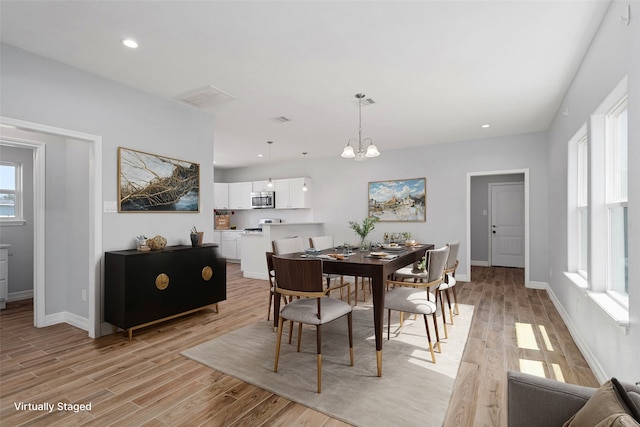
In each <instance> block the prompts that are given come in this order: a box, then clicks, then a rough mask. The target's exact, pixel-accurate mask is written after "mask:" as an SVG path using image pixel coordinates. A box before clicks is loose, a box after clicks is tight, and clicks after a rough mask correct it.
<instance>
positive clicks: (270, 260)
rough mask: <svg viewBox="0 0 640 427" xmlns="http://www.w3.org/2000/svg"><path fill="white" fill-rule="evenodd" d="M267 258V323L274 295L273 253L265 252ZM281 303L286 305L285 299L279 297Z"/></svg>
mask: <svg viewBox="0 0 640 427" xmlns="http://www.w3.org/2000/svg"><path fill="white" fill-rule="evenodd" d="M266 256H267V274H268V276H269V310H267V321H269V318H270V317H271V304H272V303H273V298H274V296H275V294H276V273H275V271H274V270H273V252H266ZM281 298H282V301H283V302H284V303H285V304H286V303H287V302H288V301H287V298H285V297H284V296H281Z"/></svg>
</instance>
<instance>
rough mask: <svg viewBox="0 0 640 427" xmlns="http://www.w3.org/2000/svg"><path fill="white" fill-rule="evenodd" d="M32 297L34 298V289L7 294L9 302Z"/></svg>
mask: <svg viewBox="0 0 640 427" xmlns="http://www.w3.org/2000/svg"><path fill="white" fill-rule="evenodd" d="M31 298H33V289H30V290H28V291H18V292H11V293H10V294H9V295H7V302H9V301H22V300H23V299H31Z"/></svg>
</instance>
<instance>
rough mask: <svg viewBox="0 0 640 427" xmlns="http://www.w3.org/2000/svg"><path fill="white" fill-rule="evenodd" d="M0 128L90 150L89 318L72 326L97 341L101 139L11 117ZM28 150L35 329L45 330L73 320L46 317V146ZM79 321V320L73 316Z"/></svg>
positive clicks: (30, 144) (26, 144) (30, 145)
mask: <svg viewBox="0 0 640 427" xmlns="http://www.w3.org/2000/svg"><path fill="white" fill-rule="evenodd" d="M0 126H9V127H15V128H18V129H25V130H29V131H35V132H42V133H49V134H53V135H58V136H61V137H66V138H73V139H78V140H82V141H86V142H88V143H89V144H91V147H90V165H89V188H90V195H89V239H88V247H87V250H88V251H89V262H90V265H89V266H88V271H89V275H88V278H87V283H88V286H87V288H88V290H89V295H88V299H87V303H88V304H89V307H88V308H89V310H88V313H89V316H88V319H87V324H86V327H84V328H83V326H85V325H79V324H78V322H72V324H74V326H78V327H81V328H83V329H86V330H87V332H88V333H89V337H91V338H97V337H99V336H100V335H101V334H100V317H101V308H100V302H101V298H100V294H101V292H100V283H101V260H102V206H101V204H102V137H101V136H98V135H92V134H88V133H84V132H77V131H74V130H70V129H63V128H58V127H54V126H49V125H44V124H40V123H35V122H29V121H25V120H20V119H14V118H11V117H5V116H0ZM15 143H16V144H17V145H21V146H23V147H25V148H31V149H32V150H34V162H33V171H34V172H33V173H34V187H35V188H34V199H35V200H34V225H35V226H34V233H33V234H34V254H33V256H34V267H33V270H34V271H33V275H34V280H33V284H34V288H35V289H34V298H33V301H34V310H33V316H34V326H35V327H44V326H49V325H52V324H55V323H60V322H61V321H63V322H65V321H68V320H72V319H67V318H66V317H69V316H65V318H63V319H60V318H59V317H58V316H55V315H54V316H47V314H46V306H45V305H46V294H45V256H46V254H45V214H46V212H45V194H46V192H45V144H44V143H38V142H33V141H32V142H24V141H22V142H18V141H15ZM72 317H73V318H75V319H77V317H78V316H72Z"/></svg>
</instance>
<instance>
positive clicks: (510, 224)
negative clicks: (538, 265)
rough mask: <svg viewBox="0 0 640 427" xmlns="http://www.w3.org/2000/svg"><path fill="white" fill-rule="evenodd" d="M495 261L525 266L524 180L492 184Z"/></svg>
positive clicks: (520, 266)
mask: <svg viewBox="0 0 640 427" xmlns="http://www.w3.org/2000/svg"><path fill="white" fill-rule="evenodd" d="M489 188H490V193H491V195H490V197H491V227H490V228H491V239H490V242H491V265H493V266H499V267H519V268H524V184H523V183H505V184H490V185H489Z"/></svg>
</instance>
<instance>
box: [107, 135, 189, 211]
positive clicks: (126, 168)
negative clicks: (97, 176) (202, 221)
mask: <svg viewBox="0 0 640 427" xmlns="http://www.w3.org/2000/svg"><path fill="white" fill-rule="evenodd" d="M199 211H200V165H199V164H198V163H191V162H187V161H184V160H178V159H172V158H170V157H163V156H158V155H156V154H149V153H144V152H142V151H136V150H131V149H128V148H123V147H118V212H199Z"/></svg>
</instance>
